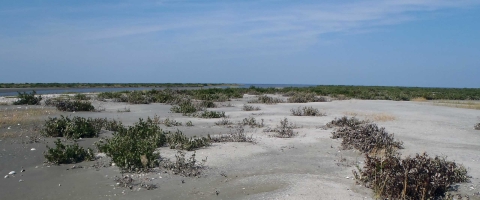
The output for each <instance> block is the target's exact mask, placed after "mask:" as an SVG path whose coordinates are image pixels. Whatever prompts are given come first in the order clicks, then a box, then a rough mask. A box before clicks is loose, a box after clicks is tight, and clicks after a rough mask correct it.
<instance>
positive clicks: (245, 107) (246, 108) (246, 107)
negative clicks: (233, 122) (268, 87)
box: [242, 104, 260, 111]
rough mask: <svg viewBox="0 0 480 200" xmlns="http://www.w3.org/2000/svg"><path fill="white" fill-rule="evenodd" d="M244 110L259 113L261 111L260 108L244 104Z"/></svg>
mask: <svg viewBox="0 0 480 200" xmlns="http://www.w3.org/2000/svg"><path fill="white" fill-rule="evenodd" d="M242 110H243V111H258V110H260V107H258V106H251V105H247V104H244V105H243V107H242Z"/></svg>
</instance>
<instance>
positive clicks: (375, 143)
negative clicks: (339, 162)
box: [332, 124, 403, 153]
mask: <svg viewBox="0 0 480 200" xmlns="http://www.w3.org/2000/svg"><path fill="white" fill-rule="evenodd" d="M338 138H342V147H343V149H357V150H359V151H361V152H363V153H371V152H372V151H379V150H390V148H394V149H401V148H403V142H401V141H395V140H394V138H393V134H388V133H387V131H385V128H383V127H381V128H379V127H378V126H377V125H376V124H363V125H358V126H353V127H350V126H344V127H339V128H337V130H335V131H334V132H332V139H338Z"/></svg>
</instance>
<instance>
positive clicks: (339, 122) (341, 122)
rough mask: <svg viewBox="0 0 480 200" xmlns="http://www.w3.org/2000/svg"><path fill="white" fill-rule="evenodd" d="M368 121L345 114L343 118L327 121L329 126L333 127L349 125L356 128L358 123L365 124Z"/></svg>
mask: <svg viewBox="0 0 480 200" xmlns="http://www.w3.org/2000/svg"><path fill="white" fill-rule="evenodd" d="M365 123H367V121H362V120H359V119H357V118H356V117H350V118H349V117H347V116H343V117H341V118H335V119H334V120H332V121H331V122H329V123H327V127H329V128H333V127H345V126H346V127H349V128H354V127H356V126H358V125H361V124H365Z"/></svg>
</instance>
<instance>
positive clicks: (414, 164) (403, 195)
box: [354, 153, 469, 199]
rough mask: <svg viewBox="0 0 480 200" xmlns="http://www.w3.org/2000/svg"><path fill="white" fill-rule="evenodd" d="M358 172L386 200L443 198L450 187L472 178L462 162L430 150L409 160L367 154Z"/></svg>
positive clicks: (359, 178)
mask: <svg viewBox="0 0 480 200" xmlns="http://www.w3.org/2000/svg"><path fill="white" fill-rule="evenodd" d="M354 175H355V178H356V179H357V181H358V182H359V183H362V184H363V185H365V186H366V187H368V188H371V189H373V191H374V193H375V194H376V196H377V197H381V198H382V199H385V198H388V199H440V198H441V199H443V197H445V193H446V192H447V191H448V189H449V187H450V186H452V185H453V184H454V183H462V182H467V181H468V179H469V178H468V176H467V170H466V169H465V167H463V166H462V165H458V164H456V163H455V162H451V161H447V160H445V158H442V157H438V156H435V157H433V158H432V157H430V156H428V155H427V154H426V153H423V154H421V155H419V154H417V155H416V156H415V157H413V158H412V157H407V158H405V159H402V158H401V157H400V155H399V154H393V155H388V156H385V157H381V158H379V157H376V156H369V155H366V158H365V166H364V167H363V169H360V168H358V172H356V171H354Z"/></svg>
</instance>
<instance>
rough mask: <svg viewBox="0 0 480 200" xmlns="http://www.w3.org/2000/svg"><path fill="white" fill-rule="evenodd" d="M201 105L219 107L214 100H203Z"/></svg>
mask: <svg viewBox="0 0 480 200" xmlns="http://www.w3.org/2000/svg"><path fill="white" fill-rule="evenodd" d="M199 106H200V107H203V108H216V107H217V105H215V103H213V101H202V102H200V104H199Z"/></svg>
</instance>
